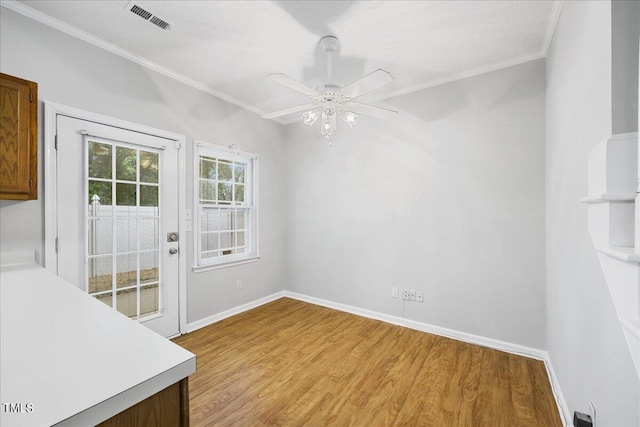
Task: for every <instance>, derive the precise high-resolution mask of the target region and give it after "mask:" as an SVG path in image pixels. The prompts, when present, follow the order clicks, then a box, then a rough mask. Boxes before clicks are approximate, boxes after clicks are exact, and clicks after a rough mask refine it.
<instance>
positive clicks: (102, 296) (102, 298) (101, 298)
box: [95, 292, 113, 307]
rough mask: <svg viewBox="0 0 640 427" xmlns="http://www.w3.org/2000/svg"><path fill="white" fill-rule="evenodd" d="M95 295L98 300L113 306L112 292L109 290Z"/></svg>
mask: <svg viewBox="0 0 640 427" xmlns="http://www.w3.org/2000/svg"><path fill="white" fill-rule="evenodd" d="M95 297H96V299H97V300H98V301H102V302H103V303H105V304H107V305H108V306H109V307H113V293H112V292H107V293H106V294H98V295H95Z"/></svg>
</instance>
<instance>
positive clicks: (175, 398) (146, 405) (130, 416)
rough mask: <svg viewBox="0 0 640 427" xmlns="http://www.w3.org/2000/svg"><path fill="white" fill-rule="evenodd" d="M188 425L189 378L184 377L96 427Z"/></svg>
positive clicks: (185, 426) (173, 426)
mask: <svg viewBox="0 0 640 427" xmlns="http://www.w3.org/2000/svg"><path fill="white" fill-rule="evenodd" d="M133 426H146V427H189V379H188V378H185V379H183V380H181V381H179V382H177V383H175V384H173V385H171V386H169V387H167V388H165V389H164V390H162V391H159V392H158V393H156V394H154V395H153V396H151V397H149V398H147V399H145V400H143V401H142V402H140V403H138V404H137V405H133V406H132V407H130V408H129V409H125V410H124V411H122V412H120V413H119V414H118V415H115V416H113V417H112V418H109V419H108V420H106V421H104V422H102V423H100V424H98V427H133Z"/></svg>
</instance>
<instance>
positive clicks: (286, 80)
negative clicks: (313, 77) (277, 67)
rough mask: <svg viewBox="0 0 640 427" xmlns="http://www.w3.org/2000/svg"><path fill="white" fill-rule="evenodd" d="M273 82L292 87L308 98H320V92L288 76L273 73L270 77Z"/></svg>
mask: <svg viewBox="0 0 640 427" xmlns="http://www.w3.org/2000/svg"><path fill="white" fill-rule="evenodd" d="M268 77H269V78H270V79H271V80H273V81H275V82H278V83H280V84H281V85H284V86H287V87H290V88H291V89H293V90H297V91H298V92H300V93H304V94H305V95H307V96H318V95H320V92H318V91H317V90H315V89H312V88H310V87H309V86H306V85H304V84H302V83H300V82H299V81H297V80H294V79H292V78H291V77H289V76H287V75H286V74H282V73H273V74H269V76H268Z"/></svg>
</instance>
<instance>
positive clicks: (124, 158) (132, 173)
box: [116, 147, 138, 181]
mask: <svg viewBox="0 0 640 427" xmlns="http://www.w3.org/2000/svg"><path fill="white" fill-rule="evenodd" d="M137 157H138V156H137V150H135V149H133V148H126V147H116V179H118V180H121V181H136V176H137V167H138V166H137V163H138V162H137V160H138V159H137Z"/></svg>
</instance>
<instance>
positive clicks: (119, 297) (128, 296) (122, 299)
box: [116, 288, 138, 317]
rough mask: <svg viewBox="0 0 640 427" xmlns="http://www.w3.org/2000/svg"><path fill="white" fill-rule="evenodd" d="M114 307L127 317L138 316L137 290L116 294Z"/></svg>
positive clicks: (127, 290)
mask: <svg viewBox="0 0 640 427" xmlns="http://www.w3.org/2000/svg"><path fill="white" fill-rule="evenodd" d="M116 307H117V308H118V311H119V312H120V313H122V314H124V315H125V316H127V317H136V316H137V315H138V289H137V288H133V289H126V290H124V291H118V293H117V294H116Z"/></svg>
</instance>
